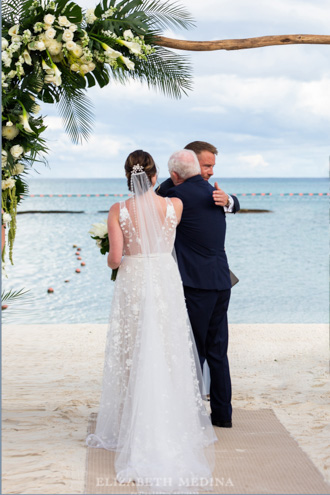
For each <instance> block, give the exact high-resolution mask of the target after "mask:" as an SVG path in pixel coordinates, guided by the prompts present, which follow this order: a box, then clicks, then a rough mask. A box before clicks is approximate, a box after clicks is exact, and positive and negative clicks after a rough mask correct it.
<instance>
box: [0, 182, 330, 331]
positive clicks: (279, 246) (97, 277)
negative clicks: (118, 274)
mask: <svg viewBox="0 0 330 495" xmlns="http://www.w3.org/2000/svg"><path fill="white" fill-rule="evenodd" d="M216 180H217V179H216V178H214V179H213V180H211V183H214V182H215V181H216ZM218 182H219V185H220V187H221V188H222V189H223V190H224V191H226V192H228V193H231V194H236V195H237V197H238V199H239V201H240V204H241V208H242V209H244V210H260V209H262V210H269V211H268V212H264V213H260V212H254V213H251V212H247V213H241V214H236V215H230V214H229V215H227V237H226V252H227V256H228V261H229V266H230V268H231V270H232V271H233V272H234V273H235V275H236V276H237V277H238V278H239V283H238V284H237V285H236V286H235V287H234V288H233V290H232V295H231V302H230V308H229V322H230V323H327V322H329V278H328V277H329V276H328V273H329V259H328V246H329V227H328V223H329V204H328V203H329V201H328V196H329V194H328V193H329V181H328V179H218ZM29 187H30V191H29V193H30V195H31V197H28V198H27V199H25V200H24V201H22V203H21V205H20V206H19V212H22V213H23V212H31V211H34V212H35V211H43V212H45V211H69V212H71V213H25V214H19V215H18V216H17V236H16V241H15V246H14V266H11V265H10V262H9V261H7V262H6V272H7V276H8V278H4V277H3V280H2V286H3V287H2V288H3V290H5V291H7V290H9V289H12V290H19V289H22V288H24V289H26V290H29V293H28V296H29V298H28V300H27V301H26V302H25V303H24V299H21V300H18V301H17V303H16V304H15V305H13V306H12V307H9V308H8V309H6V310H5V311H4V312H3V318H4V322H5V323H20V324H22V323H26V324H38V323H43V324H45V323H49V324H52V323H107V322H108V316H109V310H110V304H111V297H112V294H113V289H114V283H113V282H111V280H110V276H111V270H110V269H109V268H108V267H107V261H106V256H102V255H101V254H100V252H99V250H98V248H97V247H96V245H95V241H93V240H92V239H91V238H90V235H89V234H88V230H89V229H90V226H91V224H92V223H95V222H100V221H102V220H103V219H106V218H107V211H108V210H109V208H110V206H111V205H112V204H113V203H115V202H116V201H119V200H124V199H127V193H128V191H127V184H126V180H125V179H53V180H49V179H30V180H29ZM40 195H42V196H40ZM47 195H52V197H49V196H47ZM69 195H71V196H69ZM97 195H100V196H97ZM102 195H103V196H102ZM214 228H216V226H214ZM73 245H77V246H78V247H80V248H81V258H82V260H81V261H82V262H84V263H85V266H81V265H80V263H81V261H78V260H77V256H76V255H75V253H76V249H75V248H73ZM76 268H79V269H80V270H81V271H80V273H76V272H75V270H76ZM65 280H69V282H65ZM50 287H51V288H53V290H54V292H53V293H48V292H47V290H48V288H50ZM165 290H170V288H165Z"/></svg>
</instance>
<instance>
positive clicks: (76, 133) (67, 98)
mask: <svg viewBox="0 0 330 495" xmlns="http://www.w3.org/2000/svg"><path fill="white" fill-rule="evenodd" d="M57 106H58V110H59V113H60V115H61V117H62V119H63V123H64V127H65V130H66V132H67V133H68V134H69V136H70V138H71V140H72V142H73V143H75V144H78V143H79V142H82V139H85V140H86V141H87V139H88V137H89V135H90V134H91V133H92V131H93V124H94V119H95V116H94V112H93V103H92V102H91V100H90V99H89V98H88V97H87V96H86V93H85V91H84V90H82V89H75V90H74V91H70V90H68V88H65V87H62V88H61V92H60V100H59V102H58V104H57Z"/></svg>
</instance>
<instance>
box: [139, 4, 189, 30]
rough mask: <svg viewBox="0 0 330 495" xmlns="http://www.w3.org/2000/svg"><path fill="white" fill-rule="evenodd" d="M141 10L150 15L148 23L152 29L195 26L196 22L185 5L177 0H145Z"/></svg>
mask: <svg viewBox="0 0 330 495" xmlns="http://www.w3.org/2000/svg"><path fill="white" fill-rule="evenodd" d="M139 10H142V11H143V12H144V14H145V15H147V16H148V18H149V19H148V24H149V27H150V28H151V29H158V30H159V29H167V28H178V27H179V28H183V29H189V28H191V27H195V26H196V23H195V20H194V18H193V17H192V16H191V14H190V13H189V12H188V10H186V8H185V7H183V6H182V5H180V4H178V3H177V2H171V1H165V2H164V3H161V2H159V1H158V0H143V2H142V5H141V7H139Z"/></svg>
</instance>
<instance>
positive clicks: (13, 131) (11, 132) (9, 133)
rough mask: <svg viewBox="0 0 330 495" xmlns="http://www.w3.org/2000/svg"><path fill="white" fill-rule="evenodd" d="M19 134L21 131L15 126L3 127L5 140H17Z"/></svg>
mask: <svg viewBox="0 0 330 495" xmlns="http://www.w3.org/2000/svg"><path fill="white" fill-rule="evenodd" d="M18 134H19V130H18V129H17V127H16V126H15V125H11V126H7V125H5V126H3V127H2V135H3V137H4V138H6V139H9V141H11V140H12V139H15V137H16V136H17V135H18Z"/></svg>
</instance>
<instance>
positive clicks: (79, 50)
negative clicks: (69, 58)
mask: <svg viewBox="0 0 330 495" xmlns="http://www.w3.org/2000/svg"><path fill="white" fill-rule="evenodd" d="M72 53H73V55H74V56H75V57H77V58H79V57H81V55H82V54H83V50H82V48H81V46H80V45H77V46H76V48H75V49H74V50H72Z"/></svg>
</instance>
